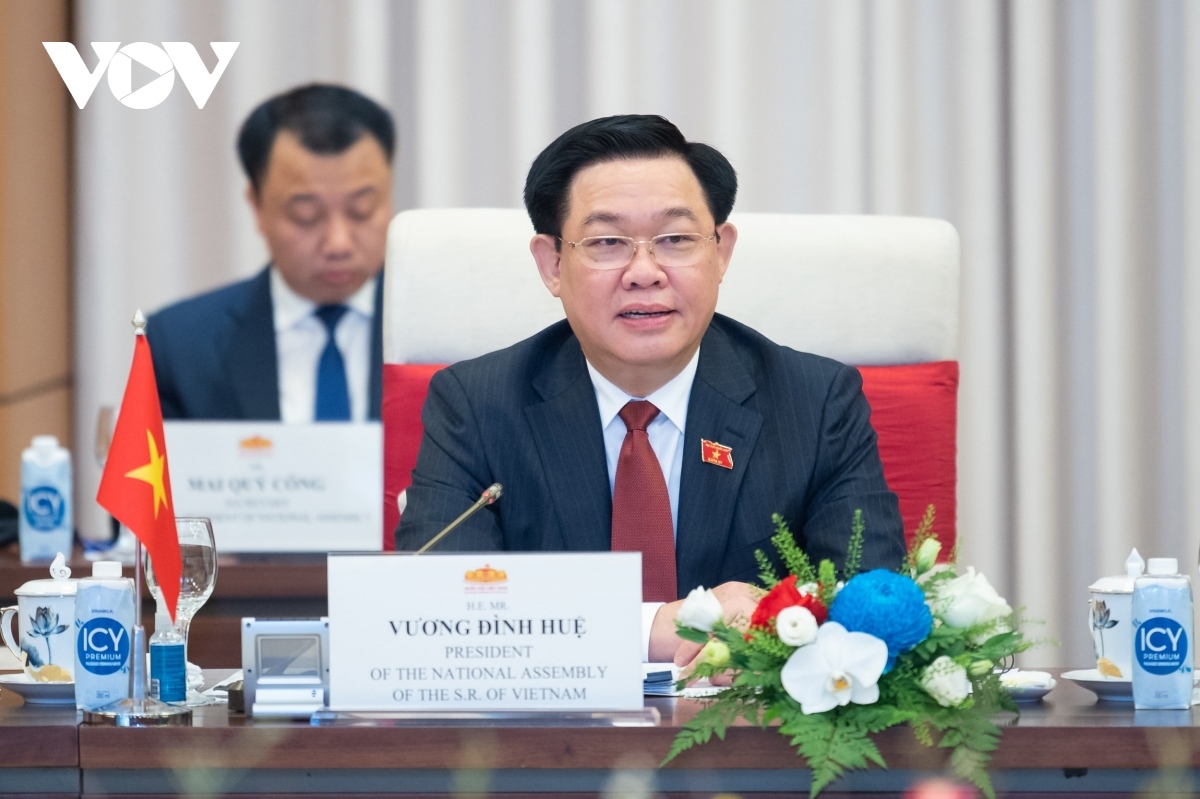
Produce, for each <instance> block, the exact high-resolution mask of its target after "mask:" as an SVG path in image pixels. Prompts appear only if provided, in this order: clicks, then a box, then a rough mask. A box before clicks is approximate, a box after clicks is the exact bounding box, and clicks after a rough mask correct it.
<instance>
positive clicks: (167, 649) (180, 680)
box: [150, 644, 187, 702]
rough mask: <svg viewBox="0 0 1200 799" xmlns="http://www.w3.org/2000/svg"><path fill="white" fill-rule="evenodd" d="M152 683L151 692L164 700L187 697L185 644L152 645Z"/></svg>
mask: <svg viewBox="0 0 1200 799" xmlns="http://www.w3.org/2000/svg"><path fill="white" fill-rule="evenodd" d="M150 684H151V692H152V693H153V694H154V695H155V696H157V697H158V699H160V700H161V701H163V702H183V701H184V700H186V699H187V662H186V661H185V660H184V656H183V644H151V645H150ZM155 688H157V690H154V689H155Z"/></svg>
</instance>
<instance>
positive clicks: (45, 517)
mask: <svg viewBox="0 0 1200 799" xmlns="http://www.w3.org/2000/svg"><path fill="white" fill-rule="evenodd" d="M74 529H75V516H74V513H73V512H72V507H71V453H70V452H68V451H67V449H66V448H65V447H60V446H59V445H58V439H57V438H55V437H54V436H34V437H33V444H32V445H31V446H30V447H29V448H28V449H26V450H25V451H24V452H22V453H21V514H20V521H19V523H18V535H19V537H20V541H21V561H22V562H23V563H29V562H30V561H35V560H46V561H49V560H54V556H55V555H57V554H58V553H59V552H61V553H63V555H66V556H67V557H70V555H71V544H72V543H73V538H74V532H73V531H74Z"/></svg>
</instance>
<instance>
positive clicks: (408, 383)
mask: <svg viewBox="0 0 1200 799" xmlns="http://www.w3.org/2000/svg"><path fill="white" fill-rule="evenodd" d="M442 368H445V364H395V363H386V364H384V365H383V410H382V416H383V548H384V550H387V551H390V550H392V549H395V543H396V542H395V540H394V536H393V535H392V533H393V531H395V529H396V525H397V524H399V523H400V509H399V508H398V507H397V506H396V497H398V496H400V492H401V491H403V490H404V489H406V488H408V487H409V485H411V484H412V470H413V467H414V466H416V465H417V450H418V449H420V447H421V433H422V432H423V430H424V428H423V427H422V426H421V406H423V405H424V404H425V395H426V394H428V393H429V380H430V379H431V378H432V377H433V373H434V372H436V371H437V370H439V369H442Z"/></svg>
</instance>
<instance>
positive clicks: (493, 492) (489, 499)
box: [413, 483, 504, 555]
mask: <svg viewBox="0 0 1200 799" xmlns="http://www.w3.org/2000/svg"><path fill="white" fill-rule="evenodd" d="M502 493H504V488H503V487H502V486H501V485H500V484H499V483H492V484H491V485H490V486H488V487H487V488H485V489H484V490H483V493H482V494H480V495H479V499H477V500H475V504H474V505H472V506H471V507H469V508H467V509H466V510H465V511H463V514H462V515H461V516H459V517H458V518H457V519H455V520H454V521H452V522H450V523H449V524H447V525H446V526H445V527H444V528H443V529H442V531H441V532H440V533H438V534H437V535H435V536H434V537H433V538H431V539H429V541H428V542H427V543H426V544H425V546H423V547H421V548H420V549H418V550H417V551H416V552H414V553H413V554H414V555H420V554H421V553H423V552H425V551H427V550H428V549H429V548H430V547H431V546H433V545H434V544H436V543H437V542H438V541H441V540H442V539H443V538H445V537H446V535H447V533H449V532H450V531H451V530H453V529H454V528H455V527H458V526H459V525H460V524H462V523H463V522H465V521H466V520H467V519H469V518H471V516H472V515H473V514H474V513H475V511H477V510H479V509H480V508H482V507H483V506H484V505H491V504H492V503H493V502H495V501H496V500H498V499H500V495H501V494H502Z"/></svg>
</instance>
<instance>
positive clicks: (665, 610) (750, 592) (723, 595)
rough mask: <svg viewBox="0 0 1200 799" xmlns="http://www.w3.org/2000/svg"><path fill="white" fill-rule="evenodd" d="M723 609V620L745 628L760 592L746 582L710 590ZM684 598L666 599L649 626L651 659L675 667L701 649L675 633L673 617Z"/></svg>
mask: <svg viewBox="0 0 1200 799" xmlns="http://www.w3.org/2000/svg"><path fill="white" fill-rule="evenodd" d="M713 593H714V594H716V596H717V599H718V600H720V602H721V609H722V610H723V611H724V615H725V623H726V624H728V625H731V626H734V627H740V628H742V629H744V628H745V627H746V626H747V625H749V624H750V616H751V615H752V614H753V613H754V607H755V606H756V605H757V604H758V598H759V597H760V596H761V595H762V592H761V591H759V590H758V589H757V588H754V587H753V586H750V585H748V584H746V583H723V584H722V585H718V586H717V587H716V588H714V589H713ZM681 605H683V600H682V599H679V600H676V601H674V602H668V603H667V604H665V605H663V606H662V607H661V608H659V609H658V613H656V614H655V616H654V624H653V625H652V626H651V628H650V662H651V663H665V662H667V661H674V662H675V665H676V666H685V665H690V664H691V663H692V662H693V661H694V660H695V659H696V656H697V655H699V654H700V650H701V649H702V648H703V647H702V645H700V644H695V643H692V642H691V641H685V640H683V639H682V638H680V637H679V636H678V635H676V634H675V617H676V616H677V615H678V614H679V608H680V606H681Z"/></svg>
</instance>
